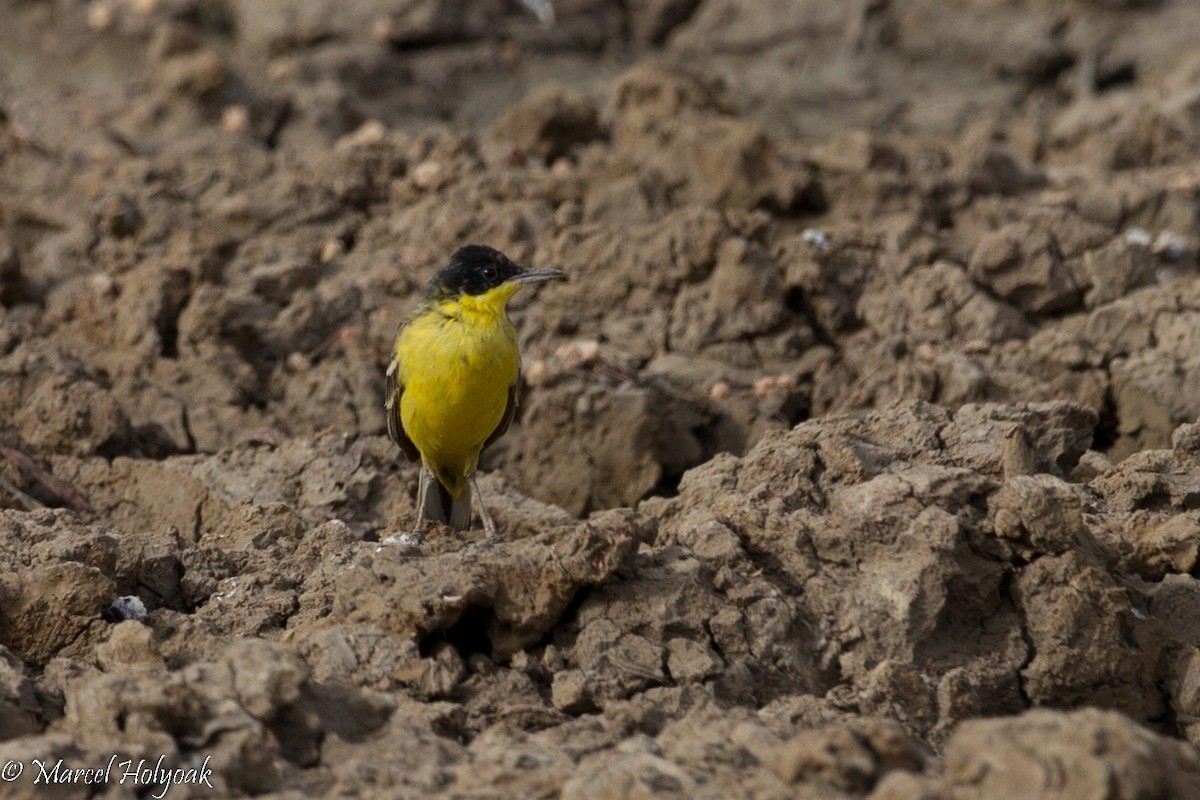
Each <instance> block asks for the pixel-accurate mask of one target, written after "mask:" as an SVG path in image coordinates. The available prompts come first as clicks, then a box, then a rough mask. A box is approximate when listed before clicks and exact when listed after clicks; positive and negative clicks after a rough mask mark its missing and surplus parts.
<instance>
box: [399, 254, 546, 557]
mask: <svg viewBox="0 0 1200 800" xmlns="http://www.w3.org/2000/svg"><path fill="white" fill-rule="evenodd" d="M563 277H564V275H563V273H562V271H561V270H558V269H549V268H544V269H533V268H529V267H523V266H521V265H519V264H517V263H516V262H514V261H513V260H512V259H510V258H508V256H506V255H504V254H503V253H501V252H500V251H499V250H496V249H495V248H492V247H489V246H487V245H482V244H469V245H465V246H463V247H460V248H458V249H457V250H455V251H454V253H452V254H451V256H450V259H449V262H448V263H447V264H446V265H445V266H444V267H442V268H441V269H440V270H438V272H437V273H436V274H435V275H434V276H433V279H432V280H431V281H430V283H429V288H428V289H427V290H426V292H425V296H424V298H423V300H422V301H421V303H420V304H419V305H418V306H417V308H416V310H415V311H413V313H412V314H410V315H409V316H408V318H407V319H406V320H405V321H404V322H403V323H402V324H401V326H400V330H399V331H398V332H397V334H396V341H395V344H394V345H393V347H392V354H391V355H392V357H391V362H390V363H389V364H388V368H387V374H386V378H387V380H386V383H387V392H386V397H385V400H384V408H385V411H386V414H387V429H388V436H389V437H390V438H391V439H392V441H394V442H395V443H396V444H397V445H399V447H400V450H401V451H403V453H404V455H405V456H406V457H407V458H408V460H409V461H410V462H414V463H415V462H419V463H420V479H419V482H418V488H417V523H416V526H415V527H414V529H413V532H412V538H413V539H414V540H415V541H417V542H420V541H422V540H423V537H422V529H423V527H424V524H425V521H426V520H427V519H428V520H432V521H436V522H443V523H446V524H448V525H449V526H450V527H451V528H453V529H455V530H459V531H464V530H468V529H469V528H470V527H471V507H472V494H474V497H475V498H476V502H477V503H478V507H479V517H480V519H481V521H482V522H483V527H484V530H485V532H486V534H487V536H488V538H489V539H494V538H496V535H497V534H496V523H495V521H494V520H493V519H492V516H491V514H490V513H489V512H488V510H487V507H486V506H485V505H484V503H483V500H482V498H481V497H480V495H479V487H478V485H477V484H476V481H475V470H476V467H477V466H478V465H479V455H480V453H482V452H483V451H484V450H486V449H487V448H488V447H490V446H491V445H492V444H494V443H495V442H496V441H497V440H498V439H499V438H500V437H501V436H503V435H504V433H505V432H506V431H507V430H508V428H509V425H511V424H512V421H513V416H514V415H515V414H516V410H517V391H518V385H519V382H520V378H521V353H520V350H519V348H518V346H517V332H516V329H515V328H513V325H512V322H511V321H510V320H509V318H508V301H509V300H511V299H512V297H513V295H515V294H516V293H517V292H518V291H519V290H520V289H521V288H522V287H524V286H527V285H530V284H536V283H542V282H544V281H550V280H555V279H560V278H563ZM472 490H474V492H472Z"/></svg>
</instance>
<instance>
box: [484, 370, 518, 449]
mask: <svg viewBox="0 0 1200 800" xmlns="http://www.w3.org/2000/svg"><path fill="white" fill-rule="evenodd" d="M516 415H517V385H516V384H515V383H514V384H513V385H512V386H510V387H508V405H507V406H505V407H504V416H503V417H501V419H500V424H499V425H497V426H496V430H494V431H492V435H491V436H489V437H488V438H487V441H486V442H484V443H483V447H482V448H481V450H480V452H482V451H483V450H487V449H488V448H489V447H491V446H492V445H493V444H495V442H496V440H497V439H499V438H500V437H501V436H503V435H504V432H505V431H507V430H508V426H509V425H511V424H512V421H513V417H515V416H516Z"/></svg>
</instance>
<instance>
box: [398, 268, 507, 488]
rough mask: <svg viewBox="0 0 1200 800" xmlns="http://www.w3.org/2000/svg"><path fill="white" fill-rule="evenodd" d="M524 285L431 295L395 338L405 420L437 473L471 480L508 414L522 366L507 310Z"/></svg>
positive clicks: (406, 425) (414, 441)
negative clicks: (448, 296) (510, 394)
mask: <svg viewBox="0 0 1200 800" xmlns="http://www.w3.org/2000/svg"><path fill="white" fill-rule="evenodd" d="M517 288H519V287H515V286H511V285H502V286H500V287H498V288H496V289H493V290H492V291H490V292H488V293H486V294H483V295H478V296H471V295H463V296H461V297H457V298H453V299H441V300H432V301H430V302H429V303H428V304H427V305H426V306H425V307H423V308H422V309H421V311H419V312H418V313H417V315H416V316H415V317H413V319H412V320H411V321H410V322H409V323H408V324H407V325H405V327H404V328H403V329H402V330H401V332H400V335H399V336H397V337H396V366H397V370H398V372H399V379H400V383H401V384H402V385H403V387H404V393H403V395H402V396H401V398H400V409H399V411H400V420H401V424H402V425H403V426H404V430H405V432H406V433H407V434H408V437H409V438H410V439H411V440H412V442H413V444H414V445H416V447H417V449H418V450H419V451H420V452H421V458H422V460H423V461H424V462H425V463H426V465H428V466H429V467H431V468H432V469H434V471H435V472H437V473H450V474H453V475H454V476H456V477H461V478H462V479H464V480H465V478H466V476H468V475H470V473H471V472H473V471H474V470H475V466H476V464H477V462H478V460H479V452H480V450H481V449H482V448H483V444H484V442H485V441H486V440H487V438H488V437H489V436H490V435H491V434H492V432H493V431H495V430H496V427H497V426H498V425H499V424H500V421H501V419H502V418H503V416H504V410H505V408H506V407H507V405H508V392H509V387H511V386H513V385H514V384H515V383H516V382H517V379H518V376H519V374H520V369H521V360H520V353H519V351H518V349H517V333H516V331H515V330H514V329H513V326H512V323H511V322H509V321H508V316H507V314H506V313H505V306H506V304H507V303H508V300H509V298H510V297H512V295H513V294H514V293H515V291H516V290H517ZM447 488H451V489H453V488H455V487H447Z"/></svg>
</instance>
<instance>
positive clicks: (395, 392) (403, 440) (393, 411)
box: [383, 356, 421, 462]
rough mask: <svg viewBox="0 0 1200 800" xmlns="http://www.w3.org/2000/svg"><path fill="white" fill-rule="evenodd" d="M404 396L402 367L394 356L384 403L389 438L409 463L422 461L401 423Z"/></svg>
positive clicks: (389, 365) (388, 375)
mask: <svg viewBox="0 0 1200 800" xmlns="http://www.w3.org/2000/svg"><path fill="white" fill-rule="evenodd" d="M403 394H404V384H402V383H401V382H400V365H399V364H398V363H397V362H396V358H395V356H393V357H392V363H391V364H388V370H387V398H386V399H385V400H384V403H383V407H384V408H385V409H386V410H387V426H388V436H390V437H391V439H392V441H393V442H395V443H396V444H398V445H400V449H401V450H403V451H404V455H405V456H407V457H408V460H409V461H414V462H415V461H420V460H421V451H419V450H417V446H416V445H415V444H413V440H412V439H410V438H408V434H407V433H405V431H404V423H403V422H401V421H400V397H401V396H402V395H403Z"/></svg>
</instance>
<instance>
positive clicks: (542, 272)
mask: <svg viewBox="0 0 1200 800" xmlns="http://www.w3.org/2000/svg"><path fill="white" fill-rule="evenodd" d="M565 277H566V276H565V275H563V272H562V270H561V269H524V270H522V271H521V272H518V273H517V274H516V275H514V276H513V277H512V278H510V279H509V280H511V281H512V282H513V283H543V282H545V281H552V280H555V279H556V278H565Z"/></svg>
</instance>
